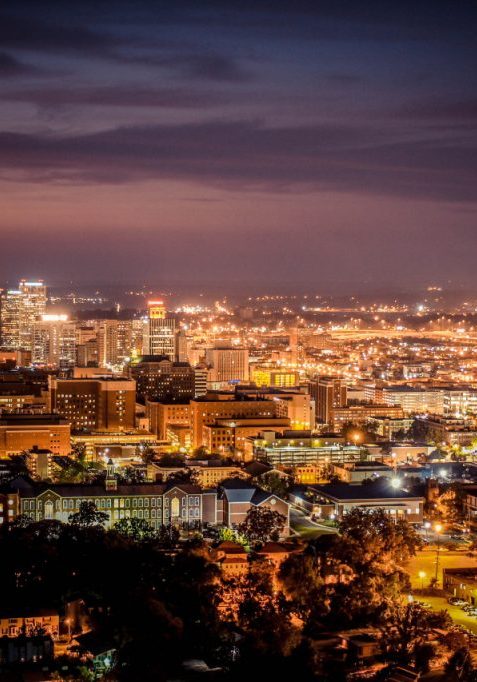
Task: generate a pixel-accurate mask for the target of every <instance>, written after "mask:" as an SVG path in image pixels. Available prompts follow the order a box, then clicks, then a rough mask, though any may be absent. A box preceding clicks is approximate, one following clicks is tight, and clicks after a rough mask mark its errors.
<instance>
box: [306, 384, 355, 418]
mask: <svg viewBox="0 0 477 682" xmlns="http://www.w3.org/2000/svg"><path fill="white" fill-rule="evenodd" d="M310 395H311V397H312V398H313V399H314V401H315V410H316V420H317V422H319V423H321V424H331V422H332V419H333V409H334V408H336V407H346V403H347V388H346V384H345V383H344V381H343V379H339V378H337V377H319V378H318V379H314V380H313V381H310Z"/></svg>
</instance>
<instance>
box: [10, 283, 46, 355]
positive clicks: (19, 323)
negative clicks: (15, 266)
mask: <svg viewBox="0 0 477 682" xmlns="http://www.w3.org/2000/svg"><path fill="white" fill-rule="evenodd" d="M46 299H47V294H46V286H45V285H44V284H43V282H42V281H38V282H27V281H26V280H24V279H23V280H21V282H20V285H19V287H18V289H9V290H8V291H6V292H5V293H4V294H3V295H2V300H1V306H0V330H1V333H0V336H1V344H2V346H5V347H7V348H25V349H28V350H31V348H32V343H33V327H34V324H35V323H36V322H40V321H41V319H42V315H44V314H45V310H46Z"/></svg>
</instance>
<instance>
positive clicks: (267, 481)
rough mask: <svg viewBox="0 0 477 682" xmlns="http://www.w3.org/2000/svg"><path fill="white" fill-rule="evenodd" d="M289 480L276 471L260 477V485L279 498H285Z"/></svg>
mask: <svg viewBox="0 0 477 682" xmlns="http://www.w3.org/2000/svg"><path fill="white" fill-rule="evenodd" d="M287 483H288V482H287V478H286V477H284V476H280V474H278V473H277V472H276V471H270V472H269V473H268V474H263V476H260V485H261V487H262V488H263V489H264V490H268V492H270V493H273V494H274V495H277V497H281V498H284V497H285V496H286V494H287V492H288V484H287Z"/></svg>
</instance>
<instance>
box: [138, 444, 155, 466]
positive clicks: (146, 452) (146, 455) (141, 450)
mask: <svg viewBox="0 0 477 682" xmlns="http://www.w3.org/2000/svg"><path fill="white" fill-rule="evenodd" d="M136 454H137V455H138V456H139V457H140V458H141V459H142V462H143V464H144V465H145V466H147V465H148V464H152V462H154V460H155V459H156V452H155V450H154V449H153V448H152V447H151V446H150V445H149V443H139V445H138V446H137V448H136Z"/></svg>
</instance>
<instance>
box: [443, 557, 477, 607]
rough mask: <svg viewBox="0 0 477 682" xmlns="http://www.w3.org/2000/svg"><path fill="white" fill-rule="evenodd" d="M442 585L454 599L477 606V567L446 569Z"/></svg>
mask: <svg viewBox="0 0 477 682" xmlns="http://www.w3.org/2000/svg"><path fill="white" fill-rule="evenodd" d="M442 584H443V587H444V589H445V590H447V591H448V592H450V593H451V594H452V596H453V597H458V598H459V599H463V600H464V601H466V602H469V604H472V605H477V568H476V567H475V566H468V567H467V568H444V569H443V571H442Z"/></svg>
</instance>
